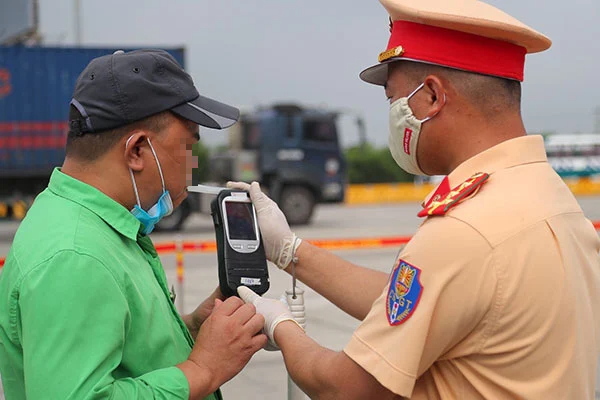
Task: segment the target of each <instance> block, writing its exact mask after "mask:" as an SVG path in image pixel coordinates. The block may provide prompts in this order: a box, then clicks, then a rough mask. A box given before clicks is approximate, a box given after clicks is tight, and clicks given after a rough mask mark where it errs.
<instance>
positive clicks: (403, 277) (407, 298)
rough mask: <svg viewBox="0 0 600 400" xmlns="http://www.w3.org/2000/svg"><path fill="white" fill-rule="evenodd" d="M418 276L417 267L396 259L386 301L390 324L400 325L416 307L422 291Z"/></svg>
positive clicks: (419, 271) (418, 270) (419, 272)
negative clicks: (396, 262)
mask: <svg viewBox="0 0 600 400" xmlns="http://www.w3.org/2000/svg"><path fill="white" fill-rule="evenodd" d="M420 276H421V270H420V269H419V268H417V267H415V266H413V265H410V264H409V263H407V262H406V261H404V260H402V259H398V264H396V267H395V268H394V271H393V272H392V277H391V279H390V287H389V289H388V294H387V302H386V307H387V309H386V313H387V318H388V322H389V323H390V325H392V326H393V325H400V324H401V323H403V322H405V321H406V320H407V319H409V318H410V316H411V315H412V314H413V312H414V311H415V309H416V308H417V305H418V304H419V300H421V294H422V293H423V286H422V285H421V282H420V279H419V278H420Z"/></svg>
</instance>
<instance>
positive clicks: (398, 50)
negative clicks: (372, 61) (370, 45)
mask: <svg viewBox="0 0 600 400" xmlns="http://www.w3.org/2000/svg"><path fill="white" fill-rule="evenodd" d="M402 54H404V48H403V47H402V46H398V47H394V48H393V49H389V50H386V51H384V52H382V53H379V62H384V61H385V60H389V59H390V58H393V57H400V56H401V55H402Z"/></svg>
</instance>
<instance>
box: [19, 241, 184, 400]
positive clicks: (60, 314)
mask: <svg viewBox="0 0 600 400" xmlns="http://www.w3.org/2000/svg"><path fill="white" fill-rule="evenodd" d="M18 315H19V319H20V335H21V343H22V344H23V366H24V373H25V382H26V388H25V390H26V395H27V399H29V400H37V399H114V400H117V399H187V398H188V396H189V387H188V382H187V379H186V378H185V376H184V375H183V372H181V371H180V370H179V369H178V368H176V367H169V368H164V369H159V370H156V371H150V372H148V373H146V374H144V375H142V376H139V377H136V378H126V379H115V378H114V376H113V371H114V370H115V369H116V368H117V367H118V366H119V364H120V363H121V358H122V351H123V348H124V345H125V340H126V337H127V334H128V327H129V325H130V322H131V321H130V318H131V315H130V312H129V309H128V304H127V301H126V298H125V296H124V294H123V291H122V289H121V286H120V285H119V283H118V281H117V279H115V276H113V274H112V273H111V272H110V271H109V270H108V269H107V268H106V267H105V266H104V265H103V264H102V263H101V262H99V261H98V260H97V259H95V258H93V257H91V256H88V255H84V254H78V253H77V252H75V251H71V250H68V251H62V252H59V253H57V254H56V255H55V256H54V257H53V258H51V259H50V260H48V261H46V262H44V263H42V264H41V265H39V266H38V267H37V268H36V269H34V270H33V271H31V272H30V273H29V274H28V275H26V276H25V277H24V278H23V280H22V282H21V284H20V293H19V313H18Z"/></svg>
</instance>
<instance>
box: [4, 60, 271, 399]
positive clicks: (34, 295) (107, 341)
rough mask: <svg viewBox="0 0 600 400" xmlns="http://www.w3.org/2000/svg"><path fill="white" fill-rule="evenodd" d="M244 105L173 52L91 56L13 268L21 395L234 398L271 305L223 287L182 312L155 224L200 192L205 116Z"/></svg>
mask: <svg viewBox="0 0 600 400" xmlns="http://www.w3.org/2000/svg"><path fill="white" fill-rule="evenodd" d="M238 117H239V111H238V110H237V109H236V108H234V107H230V106H227V105H225V104H222V103H219V102H216V101H214V100H211V99H208V98H206V97H203V96H200V95H199V93H198V91H197V90H196V88H195V87H194V84H193V82H192V79H191V77H190V76H189V75H188V74H187V73H186V72H185V71H184V70H183V69H182V68H181V67H180V66H179V64H177V62H176V61H175V60H174V59H173V58H172V57H171V56H170V55H169V54H168V53H166V52H164V51H159V50H139V51H133V52H129V53H124V52H122V51H119V52H116V53H115V54H112V55H107V56H103V57H99V58H97V59H94V60H92V61H91V62H90V64H89V65H88V66H87V67H86V68H85V70H84V71H83V72H82V73H81V75H80V76H79V79H78V80H77V83H76V87H75V91H74V94H73V99H72V101H71V109H70V117H69V118H70V130H69V134H68V138H67V145H66V158H65V162H64V164H63V166H62V168H57V169H56V170H55V171H54V172H53V174H52V176H51V178H50V183H49V185H48V188H47V189H46V190H45V191H44V192H42V193H41V194H40V195H39V196H38V197H37V199H36V200H35V203H34V205H33V206H32V208H31V210H30V211H29V213H28V215H27V217H26V218H25V220H24V221H23V222H22V224H21V226H20V227H19V230H18V232H17V234H16V236H15V239H14V242H13V244H12V247H11V250H10V253H9V255H8V257H7V260H6V265H5V267H4V271H3V273H2V275H1V276H0V372H1V375H2V380H3V384H4V390H5V393H6V396H7V398H9V399H25V398H27V399H30V400H32V399H61V400H62V399H109V398H110V399H152V398H160V399H188V398H189V399H202V398H207V399H220V398H221V394H220V392H219V386H220V385H222V384H223V383H224V382H226V381H228V380H229V379H231V378H232V377H233V376H235V375H236V374H237V373H238V372H239V371H240V370H241V369H242V368H243V367H244V366H245V365H246V363H247V362H248V361H249V360H250V357H251V356H252V355H253V354H254V353H255V352H256V351H258V350H259V349H260V348H262V347H263V346H264V345H265V344H266V337H265V335H263V334H261V332H260V331H261V328H262V326H263V322H264V319H263V317H262V316H260V315H257V314H256V310H255V308H254V307H253V306H248V305H244V304H243V302H242V301H241V300H240V299H239V298H235V297H234V298H229V299H227V300H225V301H223V297H222V295H221V293H220V292H219V291H218V289H217V290H216V291H215V292H214V293H213V294H212V295H211V296H210V297H209V298H208V299H207V300H205V301H204V302H203V303H202V304H201V305H200V306H199V307H198V308H197V309H196V310H195V311H194V312H193V313H192V314H190V315H187V316H180V315H179V313H178V312H177V310H176V308H175V306H174V304H173V301H172V299H171V297H170V293H169V291H168V288H167V282H166V278H165V273H164V270H163V268H162V265H161V262H160V259H159V257H158V255H157V253H156V249H155V248H154V246H153V244H152V242H151V240H150V238H149V237H148V236H147V235H148V234H149V233H150V232H151V231H152V229H153V228H154V225H155V224H156V223H157V222H158V221H159V220H160V219H161V218H162V217H163V216H165V215H168V214H169V213H170V212H172V210H173V208H174V207H177V206H178V205H179V204H181V202H182V201H183V199H184V198H185V196H186V190H185V188H186V173H187V174H189V172H190V168H191V163H192V156H191V145H192V144H194V143H195V142H197V141H198V140H199V135H198V125H203V126H206V127H210V128H215V129H222V128H225V127H227V126H230V125H232V124H233V123H235V122H236V121H237V119H238ZM194 338H195V340H194Z"/></svg>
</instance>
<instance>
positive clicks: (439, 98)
mask: <svg viewBox="0 0 600 400" xmlns="http://www.w3.org/2000/svg"><path fill="white" fill-rule="evenodd" d="M424 82H425V84H424V89H425V91H426V93H427V96H428V98H427V103H428V105H429V112H428V113H427V116H428V117H430V118H433V117H434V116H435V115H437V113H439V112H440V110H441V109H442V108H443V107H444V105H445V104H446V100H447V99H446V88H445V86H444V83H443V81H442V80H441V79H440V78H439V77H437V76H435V75H429V76H427V77H426V78H425V80H424Z"/></svg>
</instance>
